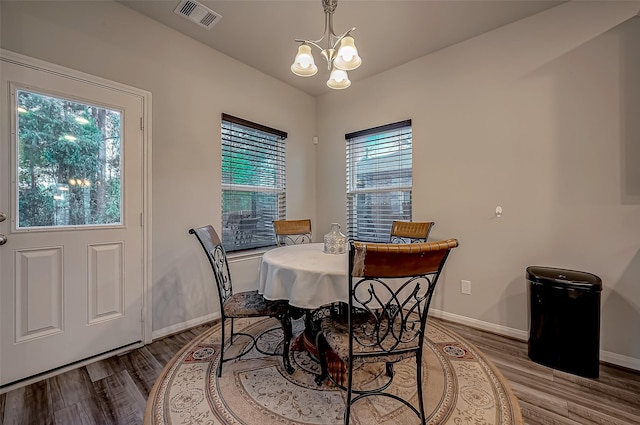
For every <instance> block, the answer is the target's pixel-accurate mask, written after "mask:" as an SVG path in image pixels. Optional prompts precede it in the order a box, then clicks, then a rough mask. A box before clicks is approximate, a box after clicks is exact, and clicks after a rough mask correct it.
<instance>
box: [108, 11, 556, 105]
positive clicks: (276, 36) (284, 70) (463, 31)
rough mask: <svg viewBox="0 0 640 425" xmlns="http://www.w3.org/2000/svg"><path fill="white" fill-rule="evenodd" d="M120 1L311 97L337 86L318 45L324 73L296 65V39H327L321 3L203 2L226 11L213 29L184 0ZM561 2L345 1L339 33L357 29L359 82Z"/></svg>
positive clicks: (337, 17) (337, 19) (355, 75)
mask: <svg viewBox="0 0 640 425" xmlns="http://www.w3.org/2000/svg"><path fill="white" fill-rule="evenodd" d="M118 1H120V2H121V3H123V4H125V5H126V6H128V7H130V8H132V9H134V10H136V11H138V12H140V13H142V14H143V15H146V16H148V17H149V18H152V19H154V20H156V21H158V22H161V23H163V24H165V25H167V26H168V27H171V28H173V29H174V30H176V31H179V32H181V33H183V34H185V35H187V36H189V37H191V38H193V39H195V40H198V41H200V42H202V43H204V44H206V45H208V46H211V47H212V48H214V49H216V50H218V51H220V52H222V53H224V54H226V55H228V56H231V57H232V58H235V59H236V60H238V61H240V62H243V63H245V64H247V65H249V66H252V67H253V68H256V69H258V70H260V71H262V72H264V73H265V74H268V75H271V76H272V77H274V78H277V79H278V80H281V81H283V82H285V83H287V84H289V85H291V86H294V87H296V88H298V89H300V90H302V91H304V92H306V93H309V94H310V95H313V96H317V95H320V94H323V93H325V92H327V91H330V90H331V89H329V88H327V86H326V84H325V83H326V80H327V79H328V77H329V71H328V70H327V69H326V62H325V61H324V59H323V58H322V57H321V56H320V54H319V52H318V51H317V50H316V49H314V50H313V54H314V57H315V61H316V65H318V68H319V71H318V73H317V74H316V75H315V76H313V77H306V78H303V77H298V76H296V75H294V74H293V73H292V72H291V70H290V69H289V67H290V66H291V63H292V62H293V59H294V57H295V54H296V52H297V48H298V44H299V43H296V42H295V41H294V40H295V39H311V40H317V39H319V38H320V37H321V36H322V32H323V29H324V11H323V8H322V1H321V0H283V1H270V0H252V1H249V0H226V1H217V0H197V1H198V2H199V3H201V4H203V5H204V6H206V7H208V8H210V9H212V10H213V11H214V12H216V13H218V14H220V15H222V18H221V19H220V20H219V21H218V22H217V23H216V24H215V25H214V26H213V27H212V28H211V29H210V30H207V29H206V28H203V27H201V26H199V25H197V24H196V23H194V22H192V21H190V20H188V19H186V18H184V17H182V16H180V15H177V14H175V13H174V9H175V8H176V6H177V5H178V3H179V0H118ZM560 3H562V1H548V0H500V1H485V0H469V1H463V0H442V1H437V0H412V1H405V0H387V1H382V0H340V1H339V3H338V7H337V8H336V11H335V13H334V17H333V18H334V22H333V23H334V30H335V32H336V33H337V34H341V33H343V32H345V31H346V30H348V29H350V28H352V27H356V30H355V31H354V32H353V37H354V39H355V40H356V46H357V48H358V53H359V54H360V56H361V57H362V65H361V66H360V68H358V69H356V70H354V71H350V72H349V78H350V79H351V81H352V84H354V85H355V84H357V82H358V81H359V80H362V79H364V78H367V77H370V76H372V75H375V74H379V73H381V72H384V71H386V70H388V69H390V68H393V67H396V66H398V65H401V64H403V63H406V62H409V61H411V60H413V59H416V58H419V57H421V56H424V55H426V54H429V53H432V52H435V51H437V50H440V49H442V48H445V47H447V46H451V45H453V44H455V43H458V42H461V41H463V40H466V39H469V38H472V37H475V36H477V35H480V34H482V33H484V32H487V31H490V30H493V29H495V28H498V27H501V26H503V25H506V24H509V23H511V22H514V21H517V20H519V19H522V18H525V17H527V16H530V15H533V14H535V13H538V12H541V11H543V10H546V9H549V8H552V7H554V6H557V5H558V4H560ZM324 43H325V42H324V41H323V43H321V44H322V45H323V46H324ZM347 90H348V89H347Z"/></svg>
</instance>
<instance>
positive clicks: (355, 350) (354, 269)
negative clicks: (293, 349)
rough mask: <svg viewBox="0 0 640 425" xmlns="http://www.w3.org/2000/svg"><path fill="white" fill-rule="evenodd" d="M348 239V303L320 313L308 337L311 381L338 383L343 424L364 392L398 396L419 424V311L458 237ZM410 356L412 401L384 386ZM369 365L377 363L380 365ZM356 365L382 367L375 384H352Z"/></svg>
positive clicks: (423, 318) (423, 311) (422, 315)
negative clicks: (341, 310)
mask: <svg viewBox="0 0 640 425" xmlns="http://www.w3.org/2000/svg"><path fill="white" fill-rule="evenodd" d="M349 245H350V247H349V248H350V250H349V305H348V308H347V310H346V314H344V315H343V316H336V315H331V316H328V317H324V318H322V319H321V321H320V326H319V327H320V331H319V333H318V335H317V337H316V345H317V347H318V350H319V359H320V367H321V372H320V374H319V375H317V376H316V379H315V381H316V384H318V385H322V383H323V381H324V380H325V378H327V377H328V378H329V379H330V380H331V381H332V382H333V384H334V385H336V386H337V387H339V388H341V389H343V390H345V391H346V408H345V413H344V423H345V425H348V424H349V418H350V413H351V406H352V405H353V404H354V403H355V402H357V401H358V400H361V399H363V398H366V397H372V396H383V397H388V398H392V399H395V400H397V401H399V402H402V403H404V404H405V405H406V406H408V407H409V408H410V409H411V410H412V411H413V412H414V413H415V414H416V415H417V416H418V418H419V419H420V421H421V423H422V424H423V425H424V424H426V418H425V410H424V400H423V396H422V390H423V388H422V354H423V344H424V336H425V328H426V323H427V314H428V311H429V305H430V303H431V298H432V296H433V293H434V291H435V289H436V284H437V283H438V278H439V277H440V274H441V272H442V269H443V267H444V265H445V261H446V260H447V257H448V256H449V253H450V252H451V250H452V249H453V248H455V247H457V246H458V241H457V240H456V239H448V240H443V241H437V242H428V243H417V244H410V243H407V244H386V243H368V242H357V241H350V242H349ZM328 356H330V357H331V358H335V357H337V358H339V359H340V360H341V361H342V362H343V363H344V367H343V369H342V370H341V371H340V370H339V374H340V375H341V376H340V377H339V378H338V379H336V377H334V376H332V374H330V373H328V363H327V357H328ZM411 357H413V358H415V365H416V375H415V376H416V386H417V398H418V407H416V406H415V402H413V403H412V401H410V400H405V399H403V398H402V397H400V396H399V395H397V394H395V393H394V392H393V391H392V390H391V391H388V390H387V389H388V388H389V387H390V386H391V384H392V381H393V377H394V370H393V368H394V364H396V363H398V362H399V361H401V360H405V359H409V358H411ZM376 365H380V366H382V365H384V369H380V366H376ZM361 366H366V367H378V369H374V370H380V371H381V372H383V373H382V374H381V382H379V384H380V385H379V386H377V385H376V388H371V386H373V385H372V383H368V384H367V386H366V387H364V386H357V385H355V382H354V370H356V369H357V368H359V367H361ZM333 370H334V371H335V370H336V369H335V368H334V369H333ZM372 373H376V372H375V371H374V372H372ZM344 378H346V385H345V384H344V381H343V379H344ZM392 388H393V387H392Z"/></svg>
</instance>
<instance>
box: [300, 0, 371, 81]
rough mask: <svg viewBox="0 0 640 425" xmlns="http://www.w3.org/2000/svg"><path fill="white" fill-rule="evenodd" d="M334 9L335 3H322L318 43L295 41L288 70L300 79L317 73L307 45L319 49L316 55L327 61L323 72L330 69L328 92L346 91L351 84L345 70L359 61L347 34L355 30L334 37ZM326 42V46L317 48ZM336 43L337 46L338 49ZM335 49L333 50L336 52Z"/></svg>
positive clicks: (354, 47) (354, 67) (326, 0)
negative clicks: (293, 54)
mask: <svg viewBox="0 0 640 425" xmlns="http://www.w3.org/2000/svg"><path fill="white" fill-rule="evenodd" d="M337 6H338V0H322V8H323V9H324V34H322V37H320V38H319V39H318V40H303V39H296V42H299V43H302V44H301V45H300V47H298V54H297V55H296V58H295V60H294V61H293V65H291V71H292V72H293V73H294V74H296V75H298V76H300V77H311V76H313V75H315V74H316V73H317V72H318V67H317V66H316V64H315V61H314V59H313V54H312V52H311V46H313V47H316V48H317V49H318V50H320V54H321V55H322V57H323V58H324V59H325V60H326V61H327V70H330V71H331V73H330V76H329V80H328V81H327V86H328V87H330V88H332V89H338V90H339V89H346V88H347V87H349V86H350V85H351V81H350V80H349V76H348V75H347V71H351V70H354V69H356V68H357V67H359V66H360V64H361V63H362V59H361V58H360V56H358V49H357V48H356V44H355V40H354V39H353V37H351V32H352V31H355V28H351V29H350V30H348V31H346V32H345V33H343V34H342V35H339V36H338V35H336V34H335V33H334V31H333V13H334V12H335V10H336V7H337ZM325 39H326V47H322V46H320V44H319V43H321V42H322V41H323V40H325ZM338 44H340V47H339V48H337V47H338ZM336 48H337V49H336Z"/></svg>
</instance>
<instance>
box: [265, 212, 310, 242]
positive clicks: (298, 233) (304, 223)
mask: <svg viewBox="0 0 640 425" xmlns="http://www.w3.org/2000/svg"><path fill="white" fill-rule="evenodd" d="M273 230H274V232H275V234H276V244H277V245H278V246H283V245H299V244H303V243H311V220H310V219H308V218H307V219H302V220H273Z"/></svg>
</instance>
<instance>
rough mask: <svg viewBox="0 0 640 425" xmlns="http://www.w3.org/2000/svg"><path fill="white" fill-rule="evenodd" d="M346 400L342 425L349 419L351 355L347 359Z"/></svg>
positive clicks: (351, 373)
mask: <svg viewBox="0 0 640 425" xmlns="http://www.w3.org/2000/svg"><path fill="white" fill-rule="evenodd" d="M347 373H348V374H349V375H348V376H347V401H346V406H345V409H344V425H349V420H350V419H351V398H352V392H353V391H352V388H353V362H352V360H351V357H349V360H348V361H347Z"/></svg>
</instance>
